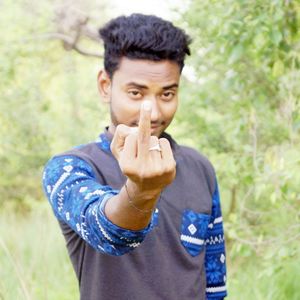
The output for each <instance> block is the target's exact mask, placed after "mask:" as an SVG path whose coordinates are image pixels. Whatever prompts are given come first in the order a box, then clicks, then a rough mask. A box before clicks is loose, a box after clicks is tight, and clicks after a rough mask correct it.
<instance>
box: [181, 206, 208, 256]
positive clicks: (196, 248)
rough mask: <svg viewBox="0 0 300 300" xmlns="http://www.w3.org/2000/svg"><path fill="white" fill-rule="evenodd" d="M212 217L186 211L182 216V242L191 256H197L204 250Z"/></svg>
mask: <svg viewBox="0 0 300 300" xmlns="http://www.w3.org/2000/svg"><path fill="white" fill-rule="evenodd" d="M209 220H210V215H207V214H203V213H196V212H194V211H192V210H187V209H186V210H185V211H184V212H183V215H182V223H181V234H180V240H181V243H182V245H183V246H184V248H185V249H186V251H187V252H188V253H189V254H190V255H191V256H197V255H198V254H200V253H201V251H202V250H203V249H204V245H205V237H206V232H207V228H208V224H209Z"/></svg>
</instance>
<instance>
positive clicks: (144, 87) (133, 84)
mask: <svg viewBox="0 0 300 300" xmlns="http://www.w3.org/2000/svg"><path fill="white" fill-rule="evenodd" d="M126 85H127V86H130V85H131V86H135V87H137V88H140V89H144V90H147V89H148V87H147V86H146V85H143V84H139V83H136V82H133V81H132V82H129V83H127V84H126ZM172 88H178V84H177V83H173V84H170V85H167V86H164V87H163V88H162V89H163V90H169V89H172Z"/></svg>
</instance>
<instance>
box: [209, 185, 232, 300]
mask: <svg viewBox="0 0 300 300" xmlns="http://www.w3.org/2000/svg"><path fill="white" fill-rule="evenodd" d="M212 204H213V206H212V214H211V219H210V222H209V225H208V229H207V233H206V239H205V245H206V253H205V270H206V295H207V299H209V300H210V299H211V300H213V299H223V298H225V297H226V295H227V292H226V255H225V242H224V231H223V220H222V213H221V205H220V195H219V189H218V184H217V183H216V189H215V192H214V194H213V199H212Z"/></svg>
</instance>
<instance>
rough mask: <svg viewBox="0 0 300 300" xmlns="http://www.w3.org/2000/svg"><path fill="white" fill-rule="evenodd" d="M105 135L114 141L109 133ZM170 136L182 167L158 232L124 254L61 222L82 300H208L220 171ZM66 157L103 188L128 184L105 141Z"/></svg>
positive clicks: (165, 197) (167, 192)
mask: <svg viewBox="0 0 300 300" xmlns="http://www.w3.org/2000/svg"><path fill="white" fill-rule="evenodd" d="M105 135H106V138H107V139H108V140H109V139H111V136H109V134H108V133H106V134H105ZM164 137H166V138H167V139H168V140H169V141H170V143H171V146H172V150H173V153H174V157H175V160H176V163H177V165H176V178H175V180H174V181H173V182H172V183H171V184H170V185H169V186H167V187H166V188H165V189H164V190H163V192H162V195H161V198H160V200H159V202H158V204H157V210H156V215H157V217H156V221H155V224H154V225H153V229H152V230H151V231H150V232H149V233H148V234H147V236H146V238H145V240H144V241H143V242H142V243H141V245H139V246H138V247H137V248H136V249H134V250H133V251H130V252H128V253H125V254H123V255H121V256H111V255H108V254H106V253H103V252H100V251H97V250H96V249H94V248H93V247H91V246H90V245H89V244H88V243H87V242H86V241H85V240H84V239H82V238H81V237H80V235H79V234H78V232H75V231H74V230H73V229H72V228H70V226H69V225H68V222H67V221H64V220H62V219H59V224H60V226H61V229H62V232H63V234H64V237H65V239H66V243H67V248H68V252H69V255H70V258H71V261H72V263H73V266H74V270H75V272H76V275H77V278H78V280H79V285H80V296H81V299H82V300H108V299H116V300H118V299H120V300H127V299H128V300H141V299H145V300H159V299H167V300H169V299H170V300H183V299H184V300H192V299H193V300H194V299H198V300H201V299H203V300H204V299H207V298H206V296H207V294H206V292H207V281H206V277H207V276H206V275H207V274H206V269H205V257H206V242H208V244H209V243H210V242H209V241H214V236H208V231H209V225H211V226H212V224H213V222H214V220H213V219H212V218H211V216H212V207H213V200H212V199H213V195H214V193H215V190H216V179H215V173H214V170H213V167H212V166H211V164H210V163H209V161H208V160H207V159H206V158H205V157H204V156H202V155H201V154H199V153H198V152H197V151H195V150H193V149H191V148H189V147H184V146H179V145H177V144H176V142H175V141H174V140H173V139H172V138H171V137H170V136H169V135H167V134H164ZM60 156H68V157H69V156H75V157H78V158H80V159H82V160H84V161H85V162H86V163H87V164H89V165H90V166H91V167H92V168H93V170H94V172H95V174H96V179H95V180H97V182H99V183H101V184H102V185H108V186H110V187H112V188H113V189H117V190H118V189H120V188H121V187H122V186H123V185H124V183H125V180H126V178H125V177H124V175H123V174H122V172H121V170H120V168H119V165H118V163H117V161H116V159H115V158H114V157H113V155H112V153H111V152H110V151H109V150H108V148H107V147H101V144H100V145H99V143H90V144H87V145H85V146H82V147H80V148H78V149H73V150H71V151H68V152H66V153H63V154H61V155H60ZM216 217H218V218H220V216H216ZM222 234H223V232H222ZM205 241H206V242H205ZM222 242H224V240H223V241H221V238H220V243H222ZM213 243H214V244H215V242H213ZM222 246H223V248H222V249H224V245H223V244H222ZM215 250H216V249H215ZM215 250H214V251H215ZM221 252H222V253H221ZM221 252H219V253H218V255H219V256H220V255H221V254H222V255H224V253H223V252H224V250H222V251H221ZM212 254H213V253H212ZM219 256H218V259H219ZM220 257H221V256H220ZM223 279H224V278H222V281H223ZM224 280H225V279H224ZM222 284H223V283H222ZM216 286H219V287H220V286H221V285H220V284H219V283H218V284H216Z"/></svg>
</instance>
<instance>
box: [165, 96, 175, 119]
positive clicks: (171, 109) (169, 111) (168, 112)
mask: <svg viewBox="0 0 300 300" xmlns="http://www.w3.org/2000/svg"><path fill="white" fill-rule="evenodd" d="M177 103H178V102H177V100H176V101H172V102H169V103H166V104H165V106H164V116H165V118H166V119H169V120H172V119H173V117H174V115H175V113H176V110H177V106H178V105H177Z"/></svg>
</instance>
